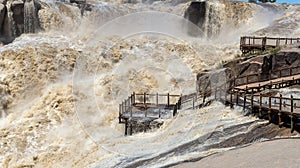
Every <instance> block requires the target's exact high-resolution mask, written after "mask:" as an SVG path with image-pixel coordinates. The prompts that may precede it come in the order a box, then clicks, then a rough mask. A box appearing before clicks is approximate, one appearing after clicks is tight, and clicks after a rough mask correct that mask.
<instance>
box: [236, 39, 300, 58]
mask: <svg viewBox="0 0 300 168" xmlns="http://www.w3.org/2000/svg"><path fill="white" fill-rule="evenodd" d="M299 42H300V38H276V37H275V38H274V37H255V36H252V37H251V36H243V37H241V39H240V50H241V51H242V53H243V54H246V53H253V52H255V51H266V50H268V49H271V48H277V47H280V46H284V45H289V44H294V43H299Z"/></svg>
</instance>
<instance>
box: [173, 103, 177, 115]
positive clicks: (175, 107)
mask: <svg viewBox="0 0 300 168" xmlns="http://www.w3.org/2000/svg"><path fill="white" fill-rule="evenodd" d="M176 114H177V103H176V105H175V106H174V109H173V117H175V115H176Z"/></svg>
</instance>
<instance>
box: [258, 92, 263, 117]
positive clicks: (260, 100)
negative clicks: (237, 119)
mask: <svg viewBox="0 0 300 168" xmlns="http://www.w3.org/2000/svg"><path fill="white" fill-rule="evenodd" d="M261 106H262V94H261V93H260V94H259V109H258V117H260V118H261V117H262V107H261Z"/></svg>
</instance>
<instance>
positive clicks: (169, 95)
mask: <svg viewBox="0 0 300 168" xmlns="http://www.w3.org/2000/svg"><path fill="white" fill-rule="evenodd" d="M168 107H170V93H168Z"/></svg>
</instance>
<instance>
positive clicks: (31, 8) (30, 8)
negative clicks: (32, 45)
mask: <svg viewBox="0 0 300 168" xmlns="http://www.w3.org/2000/svg"><path fill="white" fill-rule="evenodd" d="M38 26H39V25H38V18H37V10H36V6H35V3H34V0H26V1H25V4H24V33H36V32H37V30H38Z"/></svg>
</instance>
